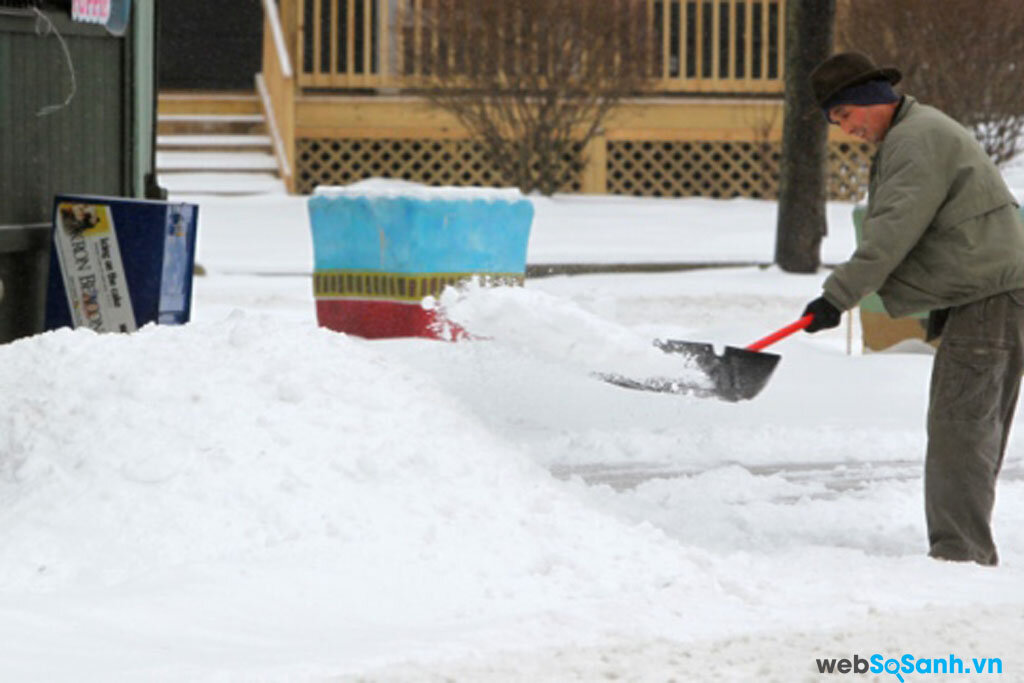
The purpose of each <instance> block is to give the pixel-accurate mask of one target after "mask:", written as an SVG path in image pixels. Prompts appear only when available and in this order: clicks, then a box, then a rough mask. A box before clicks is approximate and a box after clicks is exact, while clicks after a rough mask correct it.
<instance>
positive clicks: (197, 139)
mask: <svg viewBox="0 0 1024 683" xmlns="http://www.w3.org/2000/svg"><path fill="white" fill-rule="evenodd" d="M156 144H157V147H158V148H159V149H160V150H161V151H164V152H196V151H205V152H266V153H268V154H269V153H270V152H271V151H272V149H273V148H272V144H273V143H272V142H271V140H270V136H269V135H159V136H157V139H156Z"/></svg>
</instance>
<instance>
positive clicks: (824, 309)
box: [800, 296, 843, 332]
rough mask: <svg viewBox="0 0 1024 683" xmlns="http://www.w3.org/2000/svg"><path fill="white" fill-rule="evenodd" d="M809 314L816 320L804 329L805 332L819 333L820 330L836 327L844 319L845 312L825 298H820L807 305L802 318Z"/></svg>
mask: <svg viewBox="0 0 1024 683" xmlns="http://www.w3.org/2000/svg"><path fill="white" fill-rule="evenodd" d="M808 313H809V314H811V315H813V316H814V320H812V321H811V324H810V325H808V326H807V327H805V328H804V331H805V332H817V331H818V330H827V329H829V328H831V327H836V326H837V325H838V324H839V323H840V321H842V319H843V312H842V311H840V310H839V309H838V308H836V307H835V306H833V305H832V304H831V303H829V300H828V299H826V298H825V297H823V296H819V297H818V298H817V299H815V300H814V301H812V302H811V303H809V304H807V308H805V309H804V312H803V315H802V316H800V317H801V318H802V317H803V316H804V315H807V314H808Z"/></svg>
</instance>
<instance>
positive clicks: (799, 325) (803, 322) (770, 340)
mask: <svg viewBox="0 0 1024 683" xmlns="http://www.w3.org/2000/svg"><path fill="white" fill-rule="evenodd" d="M812 320H814V315H813V314H811V313H808V314H807V315H805V316H804V317H802V318H800V319H799V320H797V321H796V322H795V323H790V324H789V325H786V326H785V327H783V328H782V329H781V330H776V331H775V332H772V333H771V334H769V335H768V336H767V337H765V338H764V339H758V340H757V341H756V342H754V343H753V344H751V345H750V346H747V347H746V350H747V351H760V350H761V349H763V348H764V347H766V346H768V345H770V344H774V343H775V342H777V341H779V340H780V339H785V338H786V337H788V336H789V335H791V334H793V333H794V332H796V331H798V330H802V329H804V328H805V327H807V326H808V325H810V324H811V321H812Z"/></svg>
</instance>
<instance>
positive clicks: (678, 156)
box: [608, 140, 779, 197]
mask: <svg viewBox="0 0 1024 683" xmlns="http://www.w3.org/2000/svg"><path fill="white" fill-rule="evenodd" d="M778 164H779V145H778V143H760V142H742V141H740V142H726V141H661V140H657V141H656V140H613V141H609V143H608V192H610V193H612V194H631V195H636V196H644V197H691V196H702V197H774V196H775V194H776V192H777V191H778Z"/></svg>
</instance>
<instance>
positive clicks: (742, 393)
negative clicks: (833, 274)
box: [601, 315, 814, 401]
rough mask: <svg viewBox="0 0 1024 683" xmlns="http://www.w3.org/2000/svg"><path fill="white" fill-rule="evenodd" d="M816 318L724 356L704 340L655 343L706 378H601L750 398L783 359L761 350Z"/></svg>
mask: <svg viewBox="0 0 1024 683" xmlns="http://www.w3.org/2000/svg"><path fill="white" fill-rule="evenodd" d="M813 319H814V316H813V315H805V316H804V317H802V318H800V319H799V320H797V321H796V322H794V323H790V324H789V325H786V326H785V327H783V328H782V329H781V330H776V331H775V332H772V333H771V334H769V335H768V336H767V337H765V338H763V339H758V340H757V341H756V342H754V343H753V344H750V345H748V346H746V347H744V348H742V349H738V348H736V347H734V346H727V347H725V352H724V353H723V354H722V355H721V356H719V355H718V354H716V353H715V349H714V347H713V346H712V345H711V344H707V343H703V342H686V341H679V340H677V339H668V340H658V341H656V342H655V345H657V347H658V348H660V349H661V350H662V351H664V352H665V353H679V354H682V355H684V356H686V357H688V358H689V359H691V362H692V363H693V364H694V365H696V366H697V368H698V369H699V370H700V371H701V373H703V374H704V375H705V378H700V379H682V378H680V379H671V378H667V377H652V378H649V379H644V380H635V379H630V378H629V377H623V376H622V375H601V377H602V379H604V380H605V381H607V382H611V383H612V384H616V385H618V386H620V387H626V388H628V389H640V390H643V391H659V392H663V393H670V394H695V395H697V396H707V397H716V398H720V399H723V400H726V401H741V400H744V399H751V398H754V397H755V396H757V395H758V393H760V391H761V390H762V389H764V386H765V384H767V383H768V379H769V378H770V377H771V376H772V373H773V372H774V371H775V366H776V365H778V364H779V360H781V358H782V357H781V356H778V355H776V354H774V353H762V352H761V349H763V348H765V347H766V346H769V345H770V344H774V343H775V342H777V341H779V340H780V339H784V338H786V337H788V336H789V335H791V334H793V333H794V332H797V331H798V330H802V329H804V328H805V327H807V326H808V325H810V324H811V321H812V320H813Z"/></svg>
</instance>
